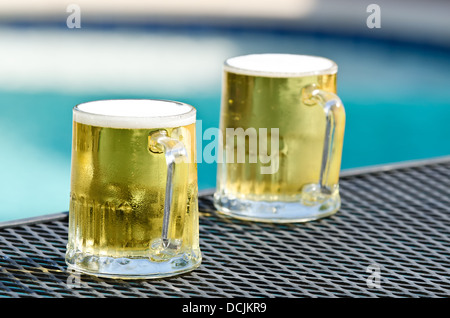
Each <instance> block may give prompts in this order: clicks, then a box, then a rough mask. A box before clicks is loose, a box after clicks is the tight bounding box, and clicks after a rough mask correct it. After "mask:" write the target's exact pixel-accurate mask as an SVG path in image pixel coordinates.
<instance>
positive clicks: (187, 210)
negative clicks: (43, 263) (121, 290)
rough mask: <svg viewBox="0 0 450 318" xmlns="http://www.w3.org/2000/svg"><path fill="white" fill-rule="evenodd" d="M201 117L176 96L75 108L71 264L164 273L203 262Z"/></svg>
mask: <svg viewBox="0 0 450 318" xmlns="http://www.w3.org/2000/svg"><path fill="white" fill-rule="evenodd" d="M195 120H196V110H195V108H193V107H192V106H190V105H187V104H183V103H179V102H172V101H159V100H104V101H94V102H88V103H84V104H80V105H77V106H76V107H74V109H73V144H72V174H71V193H70V209H69V234H68V244H67V251H66V263H67V264H68V268H69V269H74V270H76V271H80V272H83V273H87V274H91V275H96V276H104V277H112V278H159V277H165V276H172V275H175V274H180V273H184V272H187V271H190V270H193V269H194V268H196V267H198V266H199V265H200V262H201V252H200V248H199V229H198V197H197V194H198V189H197V166H196V160H195V158H196V147H195Z"/></svg>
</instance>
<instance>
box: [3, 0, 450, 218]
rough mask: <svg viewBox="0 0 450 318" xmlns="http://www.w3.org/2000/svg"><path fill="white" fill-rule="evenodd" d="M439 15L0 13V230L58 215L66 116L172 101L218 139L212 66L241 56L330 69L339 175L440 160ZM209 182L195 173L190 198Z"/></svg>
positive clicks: (207, 4)
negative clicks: (130, 102)
mask: <svg viewBox="0 0 450 318" xmlns="http://www.w3.org/2000/svg"><path fill="white" fill-rule="evenodd" d="M373 1H376V2H373ZM373 3H374V4H376V5H378V7H379V9H380V20H379V21H378V22H379V23H380V24H379V26H380V27H379V28H377V27H375V28H370V27H369V26H372V24H370V21H372V22H374V21H373V19H372V18H373V16H372V18H371V15H372V14H374V13H375V12H374V11H370V10H369V12H368V6H369V5H370V4H373ZM77 12H78V13H79V19H77V17H76V15H77ZM449 14H450V2H448V1H443V0H442V1H439V0H431V1H418V0H409V1H406V0H404V1H400V0H371V1H365V0H353V1H352V0H277V1H268V0H244V1H243V0H214V1H211V0H158V1H156V0H154V1H153V0H147V1H141V0H116V1H110V0H96V1H89V0H73V1H64V0H27V1H25V0H7V1H0V221H5V220H11V219H18V218H25V217H32V216H37V215H42V214H49V213H56V212H61V211H67V210H68V202H69V190H70V187H69V185H70V154H71V136H72V107H73V106H74V105H76V104H79V103H81V102H85V101H90V100H96V99H105V98H108V99H110V98H157V99H172V100H179V101H182V102H186V103H189V104H192V105H194V106H195V107H196V108H197V110H198V119H199V120H202V129H203V131H204V130H206V129H207V128H209V127H218V123H219V110H220V93H221V76H222V74H221V71H222V63H223V61H224V60H225V59H226V58H228V57H231V56H236V55H241V54H248V53H278V52H279V53H295V54H310V55H320V56H325V57H328V58H330V59H333V60H334V61H336V62H337V64H338V65H339V73H338V94H339V95H340V97H341V99H342V100H343V102H344V105H345V109H346V113H347V125H346V135H345V140H344V153H343V160H342V168H343V169H349V168H356V167H365V166H370V165H378V164H386V163H395V162H402V161H407V160H416V159H427V158H434V157H440V156H446V155H450V140H449V139H450V122H449V118H450V19H449ZM368 18H369V26H368ZM77 23H78V25H77ZM77 26H78V27H77ZM201 133H202V132H201V131H198V134H201ZM205 144H207V142H204V143H203V146H204V145H205ZM199 153H201V149H199ZM215 171H216V166H215V165H214V164H206V163H201V164H199V188H200V189H208V188H212V187H214V186H215Z"/></svg>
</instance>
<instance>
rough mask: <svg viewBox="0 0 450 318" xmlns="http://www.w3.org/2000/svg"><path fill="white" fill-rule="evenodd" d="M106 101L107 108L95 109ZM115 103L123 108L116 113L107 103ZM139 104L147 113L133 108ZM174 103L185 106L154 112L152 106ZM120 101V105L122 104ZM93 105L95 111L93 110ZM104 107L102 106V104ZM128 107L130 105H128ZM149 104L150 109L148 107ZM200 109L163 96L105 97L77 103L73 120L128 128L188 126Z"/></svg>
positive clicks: (94, 124) (93, 124) (88, 123)
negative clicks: (149, 97)
mask: <svg viewBox="0 0 450 318" xmlns="http://www.w3.org/2000/svg"><path fill="white" fill-rule="evenodd" d="M99 104H103V107H104V109H105V111H104V112H100V111H98V110H99V108H97V109H92V107H95V106H97V107H98V106H99ZM108 104H109V106H110V107H111V106H112V105H115V106H116V110H117V107H119V108H121V109H120V113H113V112H111V111H110V110H111V109H112V108H110V109H108V110H106V109H107V107H108V106H107V105H108ZM132 104H135V105H134V106H137V105H138V104H140V106H139V107H141V108H142V110H144V112H143V113H141V114H138V113H137V112H136V111H137V108H136V107H135V109H134V110H133V111H130V106H133V105H132ZM164 104H166V105H171V106H175V107H180V108H184V110H182V111H178V110H176V111H174V109H175V108H174V107H172V111H167V112H166V113H164V110H161V108H159V109H158V111H157V112H155V113H154V114H152V112H151V110H150V109H149V107H160V106H162V105H164ZM118 105H120V106H118ZM89 108H91V111H89ZM100 108H101V107H100ZM127 108H128V109H127ZM144 108H146V109H144ZM196 113H197V110H196V109H195V108H194V107H193V106H192V105H189V104H186V103H183V102H178V101H172V100H163V99H103V100H94V101H88V102H84V103H80V104H77V105H75V106H74V107H73V120H74V121H75V122H78V123H81V124H87V125H91V126H99V127H110V128H128V129H140V128H145V129H151V128H173V127H181V126H186V125H189V124H192V123H195V121H196Z"/></svg>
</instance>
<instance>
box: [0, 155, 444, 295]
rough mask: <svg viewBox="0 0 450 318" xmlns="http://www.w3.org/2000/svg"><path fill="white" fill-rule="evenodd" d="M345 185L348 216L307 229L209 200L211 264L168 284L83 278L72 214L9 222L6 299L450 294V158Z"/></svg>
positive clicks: (2, 246) (205, 206)
mask: <svg viewBox="0 0 450 318" xmlns="http://www.w3.org/2000/svg"><path fill="white" fill-rule="evenodd" d="M340 185H341V195H342V208H341V210H340V211H339V212H338V213H337V214H336V215H334V216H332V217H329V218H325V219H322V220H319V221H315V222H310V223H305V224H285V225H274V224H265V223H251V222H245V221H240V220H235V219H228V218H224V217H222V216H220V215H218V214H216V212H215V211H214V208H213V206H212V201H211V196H208V195H205V196H201V198H200V210H201V211H202V213H201V217H200V238H201V248H202V253H203V262H202V265H201V266H200V268H198V269H197V270H195V271H194V272H191V273H188V274H185V275H182V276H178V277H173V278H167V279H161V280H136V281H123V280H113V279H100V278H95V277H90V276H86V275H81V277H79V278H80V279H79V280H78V281H77V280H76V276H74V275H73V274H71V273H68V272H67V271H66V265H65V263H64V252H65V245H66V238H67V215H66V214H60V215H57V216H53V217H47V218H43V219H40V220H35V221H33V222H22V223H20V222H19V223H17V224H11V223H9V224H3V225H2V226H1V227H0V296H2V297H230V298H231V297H286V298H287V297H448V296H449V295H450V273H449V268H450V240H449V228H450V214H449V212H450V161H448V162H440V163H434V164H428V165H421V166H417V167H407V168H400V169H394V170H390V171H374V172H370V173H362V174H357V175H350V176H344V177H342V178H341V181H340ZM378 278H379V281H377V279H378Z"/></svg>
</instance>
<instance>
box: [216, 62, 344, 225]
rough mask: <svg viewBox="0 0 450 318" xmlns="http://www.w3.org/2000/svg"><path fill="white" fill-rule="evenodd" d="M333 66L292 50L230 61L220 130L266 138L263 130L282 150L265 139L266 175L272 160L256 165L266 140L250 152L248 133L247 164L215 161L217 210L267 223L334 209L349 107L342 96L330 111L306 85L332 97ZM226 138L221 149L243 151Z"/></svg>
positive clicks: (304, 218)
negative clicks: (269, 157)
mask: <svg viewBox="0 0 450 318" xmlns="http://www.w3.org/2000/svg"><path fill="white" fill-rule="evenodd" d="M234 63H236V65H235V64H234ZM336 71H337V68H336V66H335V64H334V63H333V62H331V61H329V60H327V59H322V58H316V57H303V56H295V55H282V54H267V55H264V54H262V55H248V56H243V57H237V58H235V59H230V60H228V61H227V62H226V64H225V67H224V77H223V91H222V106H221V120H220V129H221V132H222V134H223V135H224V136H226V135H227V130H230V129H231V130H233V129H234V130H237V129H239V128H242V129H244V130H249V129H254V131H257V132H258V138H261V137H262V136H261V133H260V131H261V128H264V129H265V130H264V132H267V136H264V137H266V139H267V143H269V140H270V137H271V136H270V134H271V132H272V134H273V133H276V134H277V135H276V136H275V137H276V138H278V144H277V146H278V147H277V148H276V149H270V148H271V147H270V144H268V148H269V149H270V152H271V154H272V159H273V162H271V163H270V164H271V165H272V166H273V167H274V169H272V171H273V172H272V173H262V171H263V170H262V168H263V167H267V166H268V163H267V162H262V161H261V160H259V159H258V160H256V162H255V161H254V160H253V161H254V162H251V161H252V160H251V156H252V155H254V153H255V152H258V151H260V150H261V143H258V144H257V146H258V148H256V147H253V149H251V148H252V147H250V145H251V144H250V136H246V138H247V140H246V143H245V147H246V148H245V149H246V150H245V154H246V157H245V158H246V160H245V162H236V160H235V161H234V162H230V160H229V158H230V157H228V158H225V159H224V160H223V163H221V164H220V163H219V164H218V174H217V191H216V194H215V205H216V207H217V208H218V210H219V211H221V212H224V213H226V214H228V215H231V216H234V217H239V218H244V219H249V220H258V221H268V222H294V221H307V220H312V219H317V218H319V217H323V216H326V215H330V214H332V213H334V212H336V211H337V209H338V207H339V203H340V199H339V193H338V181H339V171H340V164H341V155H342V146H343V136H344V125H345V112H344V108H343V107H342V105H341V104H340V101H339V102H337V103H336V104H335V105H334V106H333V108H332V109H330V110H329V111H328V113H327V112H325V111H324V107H325V106H324V105H323V104H324V103H327V102H330V101H329V100H328V101H325V100H316V99H319V96H316V99H314V98H313V97H310V96H309V97H308V96H306V95H307V90H306V89H307V88H311V89H312V90H316V91H317V92H318V93H317V94H322V93H323V94H322V97H323V95H325V94H327V95H329V94H331V95H333V96H335V95H334V94H333V93H336ZM336 99H338V98H337V96H336ZM327 107H328V106H327ZM327 123H328V125H327ZM223 140H224V153H226V152H230V151H231V152H235V153H237V152H238V151H239V149H237V147H238V146H239V143H238V142H237V137H236V138H235V142H234V143H231V145H230V138H227V137H224V139H223ZM231 141H233V138H231ZM264 143H265V142H263V143H262V144H264ZM240 145H241V146H242V143H241V144H240ZM230 148H234V149H230ZM272 148H273V146H272ZM253 157H254V158H255V156H253ZM258 158H259V157H258Z"/></svg>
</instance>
